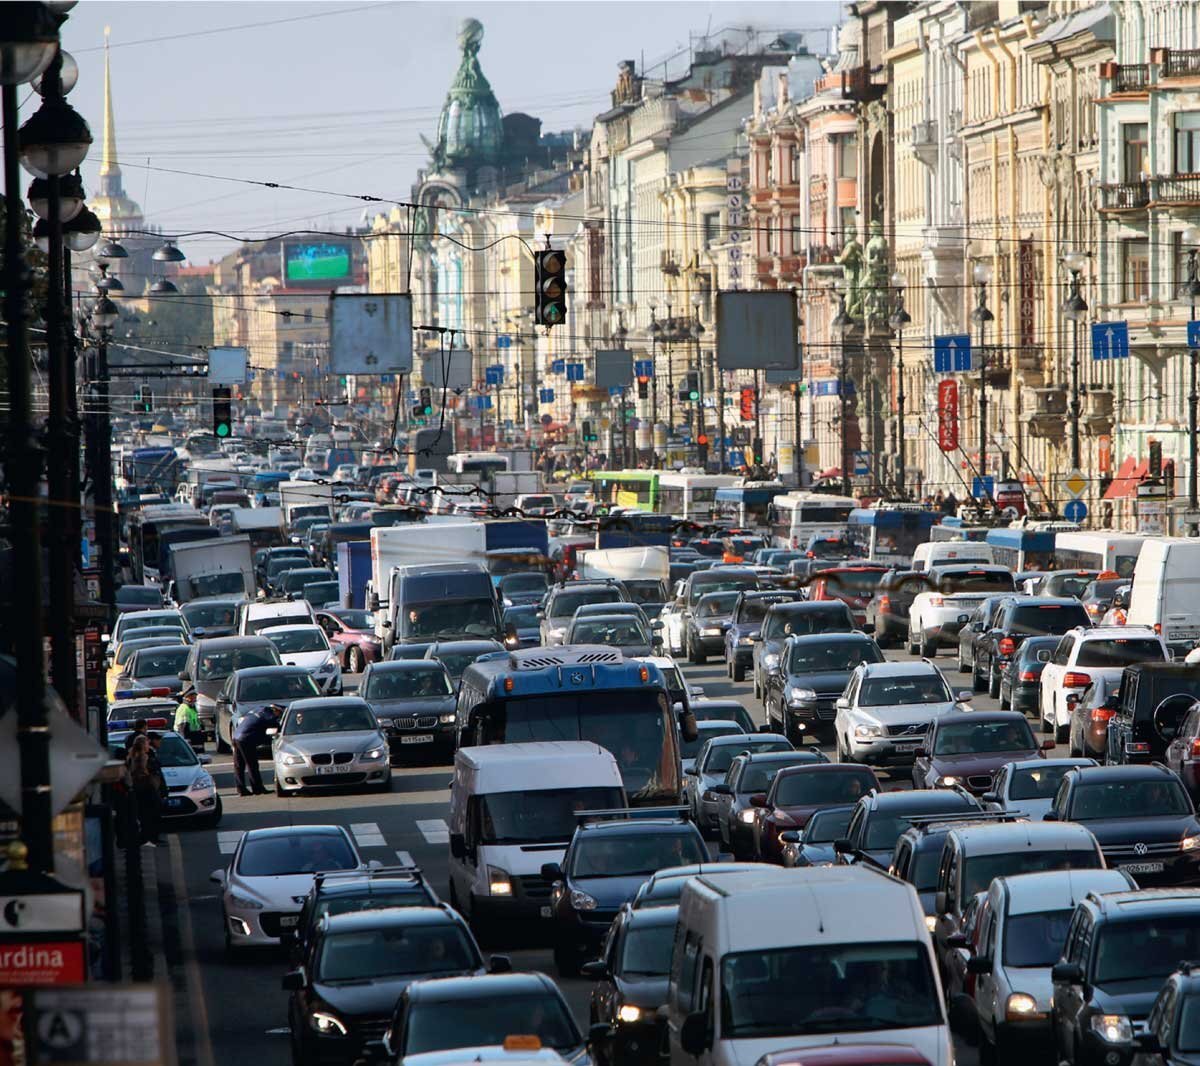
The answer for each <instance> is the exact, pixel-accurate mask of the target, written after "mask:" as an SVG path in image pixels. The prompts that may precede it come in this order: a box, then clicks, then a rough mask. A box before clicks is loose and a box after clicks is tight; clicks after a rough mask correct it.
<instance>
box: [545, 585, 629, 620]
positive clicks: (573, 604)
mask: <svg viewBox="0 0 1200 1066" xmlns="http://www.w3.org/2000/svg"><path fill="white" fill-rule="evenodd" d="M620 602H621V594H620V593H619V592H618V591H617V590H616V589H591V590H590V591H584V592H560V593H559V594H558V595H557V596H555V597H554V604H553V605H552V606H551V608H550V614H551V615H552V616H553V617H555V618H571V617H572V616H573V615H574V614H575V612H576V611H577V610H579V608H580V607H582V606H583V605H584V604H587V603H620Z"/></svg>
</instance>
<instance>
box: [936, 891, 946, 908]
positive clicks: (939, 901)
mask: <svg viewBox="0 0 1200 1066" xmlns="http://www.w3.org/2000/svg"><path fill="white" fill-rule="evenodd" d="M933 910H934V913H935V914H945V913H946V891H945V889H940V890H939V891H938V892H936V893H935V894H934V897H933Z"/></svg>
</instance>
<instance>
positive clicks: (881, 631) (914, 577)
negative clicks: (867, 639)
mask: <svg viewBox="0 0 1200 1066" xmlns="http://www.w3.org/2000/svg"><path fill="white" fill-rule="evenodd" d="M925 584H926V582H925V575H924V574H922V573H921V572H920V571H919V570H891V571H889V572H888V573H886V574H884V575H883V578H882V579H881V580H880V582H879V584H878V585H876V586H875V594H874V595H873V596H872V597H871V599H870V601H869V602H868V603H867V624H868V625H871V626H874V627H875V628H874V630H873V632H874V634H875V639H876V640H877V641H878V642H879V646H880V647H881V648H886V647H888V646H889V645H893V644H895V645H898V644H900V643H901V642H903V640H904V637H905V636H906V635H907V633H908V609H909V608H910V607H911V606H912V601H913V600H914V599H916V597H917V593H918V592H924V591H925Z"/></svg>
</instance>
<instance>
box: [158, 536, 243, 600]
mask: <svg viewBox="0 0 1200 1066" xmlns="http://www.w3.org/2000/svg"><path fill="white" fill-rule="evenodd" d="M170 561H171V565H170V574H169V577H170V581H171V584H170V586H169V587H168V588H169V592H170V594H171V597H172V598H173V599H174V600H175V602H176V603H188V602H190V601H191V600H199V599H204V598H205V597H210V596H229V597H236V596H244V597H246V599H253V598H254V554H253V549H252V548H251V544H250V538H249V537H248V536H245V535H244V534H242V535H234V536H231V537H217V538H214V539H212V540H192V541H184V542H183V543H181V544H172V545H171V547H170Z"/></svg>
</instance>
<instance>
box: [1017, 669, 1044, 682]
mask: <svg viewBox="0 0 1200 1066" xmlns="http://www.w3.org/2000/svg"><path fill="white" fill-rule="evenodd" d="M1039 676H1040V675H1039V674H1038V672H1037V671H1036V670H1022V671H1021V680H1022V681H1036V680H1037V679H1038V677H1039Z"/></svg>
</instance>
